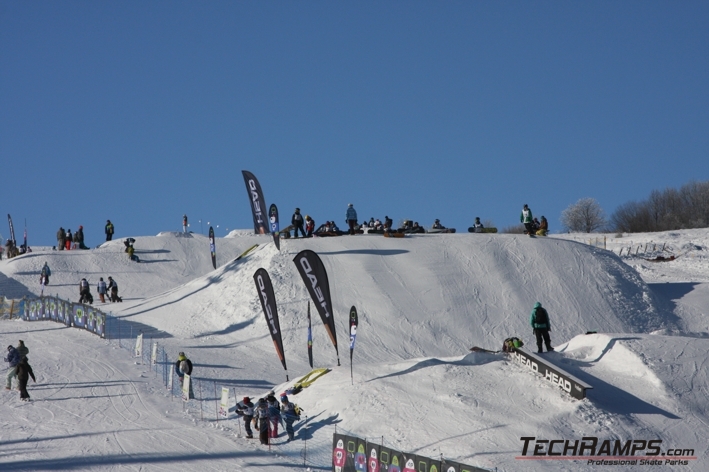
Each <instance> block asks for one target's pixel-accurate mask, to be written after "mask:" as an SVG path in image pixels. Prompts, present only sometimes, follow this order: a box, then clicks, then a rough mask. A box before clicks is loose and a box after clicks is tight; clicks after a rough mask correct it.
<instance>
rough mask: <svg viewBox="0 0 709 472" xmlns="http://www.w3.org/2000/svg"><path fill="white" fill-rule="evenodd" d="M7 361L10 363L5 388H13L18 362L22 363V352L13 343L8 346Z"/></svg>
mask: <svg viewBox="0 0 709 472" xmlns="http://www.w3.org/2000/svg"><path fill="white" fill-rule="evenodd" d="M5 362H7V363H8V364H9V366H8V369H7V374H6V375H5V390H12V378H13V377H14V376H15V374H16V372H17V364H19V363H20V353H19V352H17V349H15V347H14V346H13V345H12V344H11V345H9V346H7V356H5Z"/></svg>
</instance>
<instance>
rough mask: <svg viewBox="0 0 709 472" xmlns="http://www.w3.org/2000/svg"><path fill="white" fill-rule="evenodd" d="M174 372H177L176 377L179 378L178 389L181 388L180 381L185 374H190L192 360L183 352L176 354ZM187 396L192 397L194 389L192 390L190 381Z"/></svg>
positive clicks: (181, 381)
mask: <svg viewBox="0 0 709 472" xmlns="http://www.w3.org/2000/svg"><path fill="white" fill-rule="evenodd" d="M175 372H177V378H178V379H179V380H180V390H181V389H182V383H183V382H184V381H185V374H186V375H189V376H192V361H191V360H189V359H188V358H187V356H185V353H184V352H180V353H179V354H178V355H177V361H176V362H175ZM189 388H190V391H189V398H190V399H194V391H193V390H192V382H190V387H189Z"/></svg>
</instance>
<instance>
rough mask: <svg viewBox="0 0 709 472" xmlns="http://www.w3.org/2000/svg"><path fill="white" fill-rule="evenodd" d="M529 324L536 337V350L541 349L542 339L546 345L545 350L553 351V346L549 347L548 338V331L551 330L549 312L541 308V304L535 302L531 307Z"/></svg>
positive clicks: (540, 350)
mask: <svg viewBox="0 0 709 472" xmlns="http://www.w3.org/2000/svg"><path fill="white" fill-rule="evenodd" d="M529 324H531V325H532V330H533V332H534V336H536V338H537V352H543V351H542V339H544V343H545V344H546V346H547V352H550V351H553V350H554V348H553V347H551V340H550V339H549V331H551V324H550V323H549V313H547V311H546V310H545V309H544V308H542V304H541V303H539V302H537V303H535V304H534V308H532V313H531V315H529Z"/></svg>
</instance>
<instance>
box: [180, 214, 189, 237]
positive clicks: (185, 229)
mask: <svg viewBox="0 0 709 472" xmlns="http://www.w3.org/2000/svg"><path fill="white" fill-rule="evenodd" d="M188 226H189V224H188V223H187V215H182V232H183V233H186V232H187V227H188Z"/></svg>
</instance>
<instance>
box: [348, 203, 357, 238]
mask: <svg viewBox="0 0 709 472" xmlns="http://www.w3.org/2000/svg"><path fill="white" fill-rule="evenodd" d="M346 219H347V224H348V225H349V226H350V231H349V233H350V234H355V226H357V211H356V210H355V209H354V207H353V206H352V204H351V203H349V204H348V205H347V215H346Z"/></svg>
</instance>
